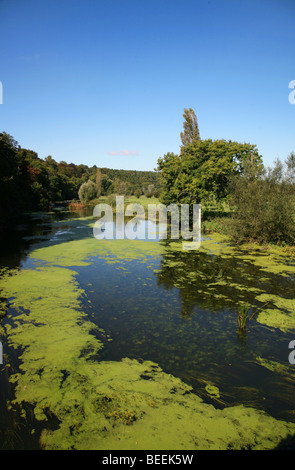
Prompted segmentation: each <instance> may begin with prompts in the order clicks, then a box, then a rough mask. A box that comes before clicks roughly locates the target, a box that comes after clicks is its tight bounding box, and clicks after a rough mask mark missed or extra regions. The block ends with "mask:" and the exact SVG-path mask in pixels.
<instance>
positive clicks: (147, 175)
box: [0, 132, 160, 223]
mask: <svg viewBox="0 0 295 470" xmlns="http://www.w3.org/2000/svg"><path fill="white" fill-rule="evenodd" d="M89 180H91V181H92V182H93V183H95V184H96V187H97V188H98V190H99V196H108V195H110V194H111V193H113V192H114V191H115V185H116V186H117V188H116V189H117V190H118V191H120V193H121V194H124V195H125V194H128V195H129V194H134V192H135V191H136V190H139V191H140V192H141V193H142V191H143V188H145V187H147V186H148V185H151V184H152V185H154V187H155V191H158V192H159V190H160V177H159V175H158V174H157V173H156V172H155V171H131V170H113V169H109V168H97V166H96V165H94V166H93V167H88V166H87V165H82V164H81V165H75V164H74V163H67V162H65V161H61V162H59V163H58V162H56V161H55V160H54V158H53V157H52V156H51V155H49V156H48V157H46V158H45V159H44V160H43V159H41V158H39V157H38V154H37V153H36V152H34V151H32V150H28V149H23V148H21V147H20V146H19V144H18V143H17V142H16V141H15V140H14V138H13V137H11V136H10V135H9V134H7V133H6V132H2V133H0V200H1V206H0V217H1V222H2V223H3V222H6V221H9V220H10V219H14V218H16V217H18V216H19V215H20V214H21V213H23V212H24V211H30V210H34V211H38V210H48V209H50V208H51V206H52V205H53V204H54V203H55V202H57V201H70V200H73V199H76V198H77V196H78V191H79V188H80V187H81V185H82V184H83V183H86V182H87V181H89ZM93 194H94V192H93ZM82 197H83V196H82ZM95 197H96V196H95ZM86 198H87V197H86Z"/></svg>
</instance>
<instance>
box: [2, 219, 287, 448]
mask: <svg viewBox="0 0 295 470" xmlns="http://www.w3.org/2000/svg"><path fill="white" fill-rule="evenodd" d="M76 215H77V214H75V213H70V214H69V213H68V212H62V211H57V212H55V213H53V214H50V215H49V214H43V215H40V214H39V215H38V214H36V215H35V217H34V218H33V219H32V217H31V218H30V219H29V220H30V223H29V225H27V226H23V227H20V229H21V230H20V231H19V232H18V235H14V238H11V236H10V235H9V236H8V238H7V240H6V242H5V243H3V244H2V256H1V259H0V263H1V269H2V270H3V269H6V268H9V269H12V268H20V269H22V270H23V269H36V265H35V262H34V257H33V258H32V257H31V256H30V253H31V252H32V251H33V250H35V249H37V248H40V247H43V246H53V245H57V244H62V243H66V242H68V241H72V240H83V239H84V240H87V239H88V238H89V239H90V238H93V235H92V227H91V225H89V220H88V219H84V218H81V219H80V220H77V219H75V218H74V217H75V216H76ZM84 215H90V214H84ZM70 217H73V219H71V218H70ZM63 218H65V219H66V220H64V221H63ZM97 243H100V242H99V241H97ZM135 243H136V242H135ZM146 243H147V244H148V243H150V242H149V241H147V242H146ZM157 243H162V244H164V245H165V244H166V242H165V241H163V242H157ZM147 246H148V245H147ZM260 255H261V254H260V253H259V252H257V257H259V256H260ZM88 257H90V264H88V265H86V266H83V265H77V266H75V272H76V273H77V274H76V280H77V282H78V284H79V286H80V288H81V289H82V290H83V291H84V294H83V295H82V296H81V300H82V309H83V312H84V313H85V314H86V318H87V319H89V320H90V321H91V322H92V323H94V324H95V325H97V326H98V327H99V331H96V332H94V331H93V333H92V334H93V335H94V336H96V337H97V338H98V339H99V340H100V341H102V342H103V349H102V350H101V351H99V354H96V355H95V354H94V356H93V357H92V359H94V360H97V361H98V362H101V361H120V360H121V359H123V358H126V357H128V358H131V359H137V360H139V361H146V360H147V361H153V362H155V363H156V364H158V365H159V366H160V367H161V369H162V370H163V371H164V372H165V373H167V374H172V375H173V376H174V377H177V378H180V379H181V380H182V381H183V382H184V383H185V384H188V385H190V386H191V387H192V390H193V392H194V393H195V394H196V395H198V396H199V397H201V398H202V399H203V401H204V402H205V403H211V404H213V405H214V407H215V408H216V409H218V408H220V409H223V408H225V407H228V406H233V405H239V404H243V405H246V406H251V407H254V408H256V409H259V410H264V411H266V412H267V413H268V414H269V415H270V416H273V417H274V418H276V419H282V420H286V421H289V422H295V415H294V405H295V399H294V383H295V381H294V367H295V366H291V365H290V364H289V362H288V355H289V352H290V351H289V350H288V344H289V342H290V341H291V340H292V339H294V338H295V329H288V331H282V330H281V329H279V328H277V327H273V326H269V325H267V324H263V323H261V322H258V321H257V315H258V314H259V312H260V309H262V308H263V307H264V301H262V300H260V299H259V294H260V293H264V294H265V293H269V294H272V295H276V296H279V297H282V298H284V299H290V300H291V299H293V298H294V273H293V274H292V273H290V274H289V275H288V276H285V275H281V274H280V273H275V272H265V271H263V272H262V271H261V268H260V267H259V265H256V264H255V263H253V262H252V261H251V259H249V258H247V253H245V252H244V253H243V257H241V256H240V257H237V256H233V255H228V256H225V257H224V256H222V255H220V254H214V252H210V251H209V252H201V251H193V252H184V251H181V250H178V249H177V250H168V251H163V252H161V253H159V254H158V255H157V256H154V255H151V254H150V252H149V248H148V247H147V249H146V256H145V260H144V262H143V260H142V259H141V258H140V257H136V256H135V257H134V259H132V258H131V259H128V260H127V261H126V260H125V259H124V253H123V254H122V253H121V259H120V257H119V262H118V259H116V262H115V263H112V262H110V261H112V258H109V257H106V256H105V255H104V254H103V253H98V254H97V253H96V254H95V255H94V254H93V253H91V251H90V252H89V254H88ZM115 258H116V256H115ZM290 263H292V260H290ZM0 295H1V294H0ZM3 301H6V299H3ZM246 301H247V302H249V303H250V304H251V306H252V307H251V313H254V317H253V319H252V320H251V322H250V323H249V325H248V327H247V330H246V332H245V333H244V334H242V335H241V334H238V331H237V317H236V313H237V308H238V305H239V303H240V302H246ZM10 315H11V316H12V317H13V316H14V309H13V307H12V306H11V307H10V308H9V309H8V311H7V312H6V316H4V317H3V320H2V325H3V326H6V325H9V324H10V322H11V317H10ZM37 330H38V327H37ZM101 331H103V333H102V332H101ZM2 342H3V348H4V351H5V362H6V363H9V365H10V367H9V368H6V367H2V368H0V385H1V395H0V401H1V413H0V430H1V436H2V447H3V448H38V447H39V441H38V439H39V436H40V433H41V430H42V422H40V421H38V420H36V419H35V417H34V414H33V405H32V404H31V405H28V406H29V408H30V406H31V407H32V413H31V415H30V416H31V418H30V420H31V421H30V423H28V422H27V421H24V420H23V419H22V416H21V414H20V415H18V414H17V413H15V412H12V411H10V409H7V408H6V402H7V400H11V399H13V396H14V393H15V390H14V386H13V384H11V383H10V381H9V378H10V375H12V374H15V373H17V371H18V370H19V369H18V368H19V366H20V361H19V359H18V357H19V354H20V349H19V348H16V349H13V348H11V347H10V345H9V344H8V343H6V339H5V335H4V336H3V340H2ZM273 364H276V366H282V367H281V368H276V370H274V369H273V367H272V365H273ZM4 366H5V364H4ZM0 367H1V366H0ZM43 367H44V369H46V358H45V359H44V366H43ZM41 373H42V372H40V374H41ZM65 378H66V377H65ZM146 380H147V381H148V380H149V377H148V376H147V377H146ZM208 385H209V386H211V389H210V388H208ZM212 387H213V388H212ZM214 387H216V388H214ZM210 390H211V391H210ZM212 390H213V392H212ZM216 390H218V392H216ZM27 409H28V408H27ZM26 416H27V417H26V419H27V420H28V413H27V414H26ZM47 418H48V421H49V422H50V426H51V427H52V428H53V429H54V428H55V427H56V426H57V421H56V418H55V416H54V414H51V415H50V416H48V417H47ZM31 429H34V432H33V433H31Z"/></svg>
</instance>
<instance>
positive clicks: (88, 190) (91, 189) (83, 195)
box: [78, 180, 97, 203]
mask: <svg viewBox="0 0 295 470" xmlns="http://www.w3.org/2000/svg"><path fill="white" fill-rule="evenodd" d="M78 194H79V199H80V201H81V202H83V203H87V202H89V201H91V200H92V199H95V198H96V197H97V186H96V184H95V183H93V181H91V180H88V181H87V183H83V184H82V185H81V186H80V188H79V192H78Z"/></svg>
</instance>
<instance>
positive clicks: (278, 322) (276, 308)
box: [256, 294, 295, 333]
mask: <svg viewBox="0 0 295 470" xmlns="http://www.w3.org/2000/svg"><path fill="white" fill-rule="evenodd" d="M256 300H258V301H260V302H263V303H264V304H266V305H269V304H270V307H272V308H264V309H262V311H261V312H260V313H259V314H258V316H257V318H256V320H257V321H258V322H259V323H263V324H264V325H267V326H270V327H273V328H278V329H280V330H281V331H283V332H284V333H286V332H287V331H290V330H292V329H295V300H294V299H286V298H284V297H281V296H278V295H274V294H261V295H258V296H257V297H256Z"/></svg>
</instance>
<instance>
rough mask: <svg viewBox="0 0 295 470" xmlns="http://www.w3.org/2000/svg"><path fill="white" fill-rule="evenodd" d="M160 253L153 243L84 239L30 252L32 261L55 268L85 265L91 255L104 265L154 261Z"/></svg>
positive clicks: (157, 244) (159, 247)
mask: <svg viewBox="0 0 295 470" xmlns="http://www.w3.org/2000/svg"><path fill="white" fill-rule="evenodd" d="M161 252H162V246H161V245H160V244H159V243H157V242H144V241H142V240H126V239H123V240H97V239H95V238H86V239H82V240H73V241H69V242H66V243H61V244H57V245H52V246H48V247H44V248H39V249H37V250H35V251H34V252H33V253H31V257H32V258H33V259H36V260H43V261H46V262H47V263H51V264H54V265H58V266H66V267H70V266H87V265H89V264H91V258H92V257H93V256H97V255H99V256H101V257H103V258H104V259H105V260H106V261H107V262H108V263H118V262H122V261H127V262H128V261H132V260H141V261H143V262H147V261H148V258H150V257H152V258H156V257H158V256H159V254H160V253H161Z"/></svg>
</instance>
